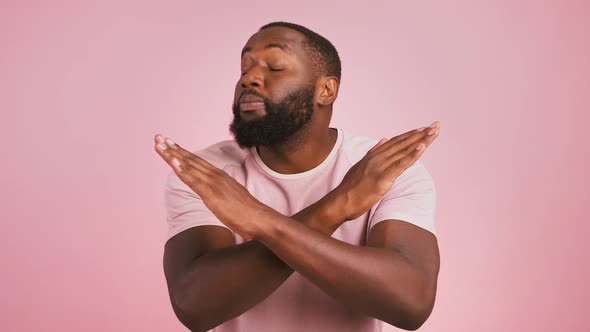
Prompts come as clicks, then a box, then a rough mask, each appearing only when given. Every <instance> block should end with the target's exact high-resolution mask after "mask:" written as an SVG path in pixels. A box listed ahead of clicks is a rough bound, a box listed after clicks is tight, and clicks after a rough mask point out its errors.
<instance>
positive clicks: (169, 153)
mask: <svg viewBox="0 0 590 332" xmlns="http://www.w3.org/2000/svg"><path fill="white" fill-rule="evenodd" d="M156 136H158V135H156ZM155 140H156V141H157V142H159V143H157V144H156V148H157V149H158V150H159V151H158V152H159V153H160V155H162V157H163V158H164V159H165V160H166V161H167V162H168V163H169V164H170V162H171V161H172V158H173V157H176V158H177V159H178V160H179V161H182V162H183V163H188V164H191V165H192V166H193V167H194V168H196V169H199V170H200V171H203V172H210V171H213V170H215V169H217V167H215V166H213V165H212V164H211V163H209V162H208V161H207V160H205V159H203V158H201V157H199V156H197V155H195V154H193V153H192V152H190V151H187V150H186V149H184V148H182V147H181V146H180V145H178V144H177V143H175V142H174V141H173V140H172V139H170V138H168V137H166V138H164V137H163V136H159V137H156V138H155ZM170 166H173V165H170Z"/></svg>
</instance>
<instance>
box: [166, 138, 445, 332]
mask: <svg viewBox="0 0 590 332" xmlns="http://www.w3.org/2000/svg"><path fill="white" fill-rule="evenodd" d="M336 129H337V130H338V139H337V141H336V144H335V145H334V147H333V149H332V151H331V152H330V154H329V155H328V156H327V157H326V159H325V160H324V161H323V162H322V163H321V164H320V165H318V166H317V167H315V168H313V169H311V170H308V171H306V172H302V173H297V174H281V173H277V172H275V171H273V170H272V169H270V168H269V167H268V166H266V165H265V164H264V162H263V161H262V160H261V159H260V156H259V155H258V152H257V151H256V148H255V147H252V148H249V149H241V148H240V147H239V146H238V145H237V143H236V142H235V141H234V140H227V141H222V142H219V143H217V144H213V145H211V146H209V147H207V148H205V149H202V150H199V151H194V152H193V153H194V154H196V155H198V156H200V157H201V158H204V159H206V160H207V161H209V162H210V163H211V164H213V165H214V166H216V167H218V168H220V169H222V170H224V171H225V172H226V173H228V174H229V175H230V176H232V177H233V178H235V179H236V180H237V181H238V182H239V183H241V184H242V185H244V186H245V187H246V188H247V189H248V191H249V192H250V193H251V194H252V195H253V196H254V197H256V198H257V199H258V200H259V201H261V202H262V203H264V204H266V205H268V206H270V207H272V208H273V209H275V210H276V211H278V212H280V213H282V214H284V215H287V216H292V215H294V214H296V213H297V212H299V211H301V210H303V209H304V208H306V207H307V206H309V205H311V204H313V203H315V202H316V201H318V200H319V199H321V198H322V197H323V196H325V195H326V194H327V193H328V192H330V191H331V190H333V189H334V188H336V187H337V186H338V185H339V184H340V182H341V181H342V179H343V178H344V176H345V175H346V172H347V171H348V170H349V169H350V168H351V167H352V166H353V165H354V164H355V163H356V162H358V161H359V160H360V159H362V158H363V157H364V156H365V154H366V153H367V152H368V151H369V150H370V149H371V148H372V147H373V146H374V145H375V144H377V142H378V140H375V139H372V138H369V137H365V136H356V135H351V134H350V133H348V132H347V131H344V130H343V129H341V128H336ZM164 196H165V205H166V214H167V222H168V239H170V238H172V237H173V236H174V235H176V234H178V233H180V232H182V231H184V230H186V229H188V228H191V227H196V226H200V225H218V226H222V227H226V226H225V225H224V224H223V223H221V221H219V219H217V217H215V215H214V214H213V213H212V212H211V211H209V210H208V209H207V207H206V206H205V205H204V203H203V201H202V200H201V199H200V197H199V196H198V195H197V194H196V193H195V192H194V191H193V190H192V189H190V188H189V187H188V186H187V185H186V184H184V183H183V182H182V181H181V180H180V179H179V178H178V176H177V175H176V174H175V173H174V171H170V173H169V175H168V178H167V182H166V185H165V195H164ZM435 206H436V191H435V187H434V182H433V180H432V177H431V176H430V174H429V173H428V171H427V170H426V168H425V167H424V165H423V164H422V162H421V161H420V160H417V161H416V162H415V163H414V164H413V165H412V166H410V167H408V168H407V169H406V170H405V171H404V172H403V173H402V174H401V175H400V176H399V177H398V178H397V179H396V180H395V181H394V183H393V186H392V187H391V189H390V190H389V191H388V192H387V193H386V194H385V195H384V196H383V197H382V199H381V200H380V201H379V202H377V204H375V205H374V206H373V207H372V208H371V209H370V210H369V211H368V212H367V213H365V214H363V215H362V216H360V217H359V218H357V219H355V220H349V221H347V222H346V223H344V224H343V225H341V226H340V227H339V228H338V229H337V230H336V231H335V232H334V233H333V234H332V237H333V238H335V239H338V240H341V241H344V242H347V243H350V244H354V245H360V246H363V245H365V244H366V242H367V238H368V234H369V231H370V229H371V228H372V227H373V226H374V225H376V224H377V223H378V222H380V221H383V220H387V219H398V220H403V221H406V222H409V223H412V224H414V225H416V226H419V227H421V228H423V229H426V230H428V231H429V232H431V233H433V234H434V235H436V229H435V224H434V214H435ZM234 237H235V239H236V244H240V243H242V242H244V240H243V239H242V238H241V237H240V236H239V235H238V234H235V233H234ZM236 296H239V295H238V294H236ZM381 325H382V322H381V321H379V320H377V319H375V318H372V317H368V316H366V315H364V314H361V313H358V312H355V311H353V310H351V309H350V308H348V307H346V306H344V305H342V304H340V303H339V302H337V301H336V300H335V299H333V298H332V297H330V296H328V295H327V294H326V293H324V292H323V291H322V290H321V289H319V288H318V287H317V286H315V285H314V284H313V283H311V282H309V281H308V280H307V279H305V278H304V277H303V276H301V275H300V274H299V273H297V272H294V273H293V274H292V275H291V276H290V277H289V278H288V279H287V280H286V281H285V282H284V283H283V284H282V285H281V286H280V287H279V288H278V289H277V290H275V292H274V293H272V294H271V295H270V296H268V297H267V298H266V299H264V300H263V301H262V302H260V303H258V304H257V305H256V306H254V307H252V308H251V309H250V310H248V311H247V312H245V313H243V314H242V315H240V316H238V317H236V318H234V319H232V320H230V321H227V322H225V323H223V324H221V325H219V326H218V327H216V328H215V329H213V331H215V332H237V331H257V332H265V331H269V332H271V331H272V332H275V331H281V332H291V331H324V332H331V331H338V332H343V331H381Z"/></svg>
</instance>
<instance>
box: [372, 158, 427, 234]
mask: <svg viewBox="0 0 590 332" xmlns="http://www.w3.org/2000/svg"><path fill="white" fill-rule="evenodd" d="M435 209H436V190H435V187H434V181H433V180H432V177H431V176H430V173H429V172H428V171H427V170H426V168H425V167H424V165H423V164H422V162H420V160H417V161H416V162H414V164H413V165H412V166H410V167H408V168H407V169H406V170H405V171H404V172H403V173H402V174H400V176H398V177H397V179H395V181H394V182H393V186H392V187H391V189H389V191H388V192H387V193H385V195H384V196H383V197H382V198H381V200H380V201H379V202H378V203H377V204H376V206H375V207H374V213H373V214H372V217H370V220H369V227H368V228H369V229H368V230H369V231H370V230H371V228H372V227H373V226H375V225H376V224H378V223H379V222H380V221H383V220H388V219H397V220H402V221H405V222H409V223H412V224H414V225H416V226H419V227H421V228H424V229H426V230H428V231H429V232H431V233H432V234H434V235H435V236H436V235H437V234H436V228H435V225H434V213H435ZM367 234H368V232H367Z"/></svg>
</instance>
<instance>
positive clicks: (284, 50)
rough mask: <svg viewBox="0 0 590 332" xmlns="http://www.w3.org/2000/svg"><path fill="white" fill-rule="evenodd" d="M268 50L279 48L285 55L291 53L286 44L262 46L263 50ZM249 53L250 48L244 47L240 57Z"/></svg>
mask: <svg viewBox="0 0 590 332" xmlns="http://www.w3.org/2000/svg"><path fill="white" fill-rule="evenodd" d="M269 48H280V49H281V50H282V51H283V52H286V53H291V48H290V47H289V45H287V44H276V43H270V44H267V45H266V46H264V49H265V50H266V49H269ZM250 51H252V48H251V47H245V48H244V49H243V50H242V54H241V56H244V53H246V52H250Z"/></svg>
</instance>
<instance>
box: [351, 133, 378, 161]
mask: <svg viewBox="0 0 590 332" xmlns="http://www.w3.org/2000/svg"><path fill="white" fill-rule="evenodd" d="M343 133H344V138H343V141H342V152H343V153H344V155H345V156H346V158H347V159H348V161H349V162H350V163H351V164H353V165H354V164H356V163H357V162H358V161H359V160H361V159H362V158H363V157H364V156H365V155H366V154H367V152H368V151H369V150H371V148H372V147H373V146H375V144H377V142H379V140H378V139H375V138H371V137H368V136H363V135H356V134H354V133H352V132H350V131H348V130H343Z"/></svg>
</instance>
